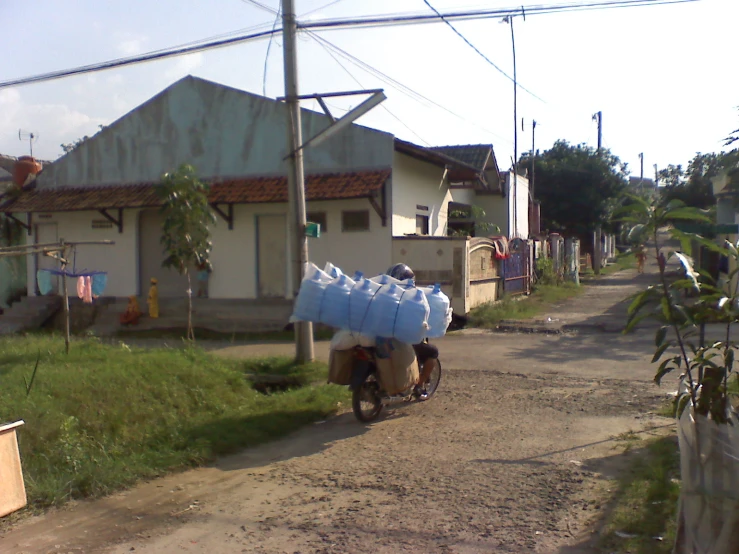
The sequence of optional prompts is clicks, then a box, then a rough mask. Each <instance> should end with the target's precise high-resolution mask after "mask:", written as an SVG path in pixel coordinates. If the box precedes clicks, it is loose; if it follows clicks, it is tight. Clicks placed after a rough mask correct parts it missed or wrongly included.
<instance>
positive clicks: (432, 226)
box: [390, 152, 452, 237]
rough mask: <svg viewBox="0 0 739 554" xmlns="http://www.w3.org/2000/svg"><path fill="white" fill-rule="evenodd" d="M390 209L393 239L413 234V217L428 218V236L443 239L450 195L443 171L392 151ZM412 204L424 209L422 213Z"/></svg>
mask: <svg viewBox="0 0 739 554" xmlns="http://www.w3.org/2000/svg"><path fill="white" fill-rule="evenodd" d="M391 190H392V194H391V202H390V206H391V207H392V213H393V217H392V225H393V227H392V233H393V236H396V237H402V236H404V235H409V234H414V233H415V232H416V215H428V216H429V235H432V236H437V237H441V236H446V224H447V211H448V205H449V201H450V200H451V199H452V195H451V193H450V192H449V185H448V183H447V181H446V179H445V178H444V169H443V168H441V167H437V166H435V165H432V164H430V163H427V162H422V161H420V160H416V159H415V158H412V157H410V156H407V155H405V154H400V153H398V152H395V155H394V158H393V178H392V188H391ZM416 205H421V206H428V208H429V211H427V212H426V211H422V210H418V209H417V208H416Z"/></svg>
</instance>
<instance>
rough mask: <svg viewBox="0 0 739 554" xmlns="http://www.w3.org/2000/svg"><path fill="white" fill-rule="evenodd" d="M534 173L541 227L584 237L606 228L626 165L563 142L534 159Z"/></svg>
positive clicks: (607, 155)
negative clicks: (539, 203)
mask: <svg viewBox="0 0 739 554" xmlns="http://www.w3.org/2000/svg"><path fill="white" fill-rule="evenodd" d="M520 163H521V164H522V165H525V166H527V165H530V164H531V161H530V159H529V158H528V157H526V156H524V157H523V158H522V159H521V162H520ZM535 169H536V196H537V198H538V199H539V200H541V217H542V227H544V228H548V229H551V230H552V231H555V230H556V231H559V232H566V233H569V234H577V235H581V236H583V235H586V234H588V233H590V232H592V231H593V230H595V228H596V227H597V226H598V225H607V223H608V222H609V220H610V216H611V214H612V213H613V210H614V209H615V208H616V206H617V204H618V199H619V196H620V195H621V193H622V191H623V190H624V189H625V187H626V164H623V163H621V160H619V158H618V157H617V156H614V155H613V154H611V152H610V151H609V150H607V149H601V150H600V151H599V150H596V149H595V148H591V147H588V146H586V145H584V144H579V145H577V146H574V145H571V144H569V143H568V142H567V141H564V140H559V141H557V142H555V143H554V146H552V148H551V149H550V150H547V151H545V152H544V153H541V154H539V155H537V157H536V166H535Z"/></svg>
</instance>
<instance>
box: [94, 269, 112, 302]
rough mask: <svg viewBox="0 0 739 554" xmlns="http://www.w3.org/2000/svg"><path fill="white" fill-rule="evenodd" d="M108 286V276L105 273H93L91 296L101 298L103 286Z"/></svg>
mask: <svg viewBox="0 0 739 554" xmlns="http://www.w3.org/2000/svg"><path fill="white" fill-rule="evenodd" d="M107 284H108V276H107V275H106V274H105V273H94V274H93V275H92V296H93V298H97V297H98V296H102V294H103V292H104V291H105V286H106V285H107Z"/></svg>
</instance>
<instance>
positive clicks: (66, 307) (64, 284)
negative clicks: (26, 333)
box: [59, 239, 69, 354]
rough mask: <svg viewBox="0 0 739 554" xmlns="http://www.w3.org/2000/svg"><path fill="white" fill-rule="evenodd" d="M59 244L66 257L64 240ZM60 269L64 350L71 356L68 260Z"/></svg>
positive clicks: (62, 262) (62, 263)
mask: <svg viewBox="0 0 739 554" xmlns="http://www.w3.org/2000/svg"><path fill="white" fill-rule="evenodd" d="M59 244H60V245H61V246H62V258H66V256H64V253H65V250H66V248H64V239H60V240H59ZM59 265H60V267H61V269H62V303H63V304H62V307H63V308H64V349H65V351H66V353H67V354H69V294H68V292H67V273H66V271H64V268H65V267H66V265H67V264H66V260H65V261H61V260H60V264H59Z"/></svg>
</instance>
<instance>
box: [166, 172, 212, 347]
mask: <svg viewBox="0 0 739 554" xmlns="http://www.w3.org/2000/svg"><path fill="white" fill-rule="evenodd" d="M209 190H210V187H209V186H208V185H207V184H205V183H203V182H202V181H200V180H199V179H198V177H197V174H196V172H195V168H193V167H192V166H191V165H187V164H184V165H181V166H180V167H179V169H177V171H175V172H172V173H166V174H165V175H164V177H162V182H161V184H160V185H159V186H158V187H157V193H158V195H159V197H160V198H161V199H162V202H163V204H162V208H161V211H162V214H163V215H164V223H163V225H162V238H161V242H162V245H163V246H164V253H165V255H166V258H165V259H164V262H162V266H164V267H168V268H171V269H174V270H175V271H177V272H178V273H179V274H180V275H185V276H186V277H187V291H186V293H187V338H188V339H189V340H195V334H194V332H193V326H192V280H191V276H190V271H191V270H192V268H194V267H199V266H202V265H205V266H206V267H208V268H210V252H211V249H212V247H213V243H212V242H211V240H210V227H209V226H210V225H213V224H215V222H216V218H215V215H214V214H213V211H212V210H211V209H210V206H209V205H208V191H209Z"/></svg>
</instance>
